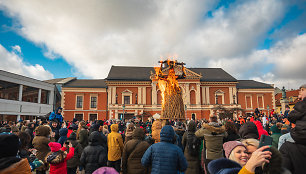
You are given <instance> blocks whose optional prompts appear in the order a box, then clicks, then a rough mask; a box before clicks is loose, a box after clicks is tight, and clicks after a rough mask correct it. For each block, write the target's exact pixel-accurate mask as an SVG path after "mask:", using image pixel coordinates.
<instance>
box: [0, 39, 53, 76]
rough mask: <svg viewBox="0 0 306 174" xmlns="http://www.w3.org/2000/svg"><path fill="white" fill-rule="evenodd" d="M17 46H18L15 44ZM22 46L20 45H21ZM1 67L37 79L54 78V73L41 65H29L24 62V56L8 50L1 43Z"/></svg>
mask: <svg viewBox="0 0 306 174" xmlns="http://www.w3.org/2000/svg"><path fill="white" fill-rule="evenodd" d="M15 47H16V46H15ZM19 48H20V47H19ZM0 62H1V64H0V69H1V70H4V71H8V72H12V73H16V74H20V75H23V76H27V77H32V78H35V79H40V80H46V79H52V78H53V75H52V74H51V73H50V72H49V71H47V70H45V69H44V67H42V66H41V65H38V64H35V65H29V64H27V63H25V62H23V60H22V58H21V57H19V56H18V55H17V54H16V53H15V52H14V51H12V52H9V51H7V50H6V49H5V48H4V47H3V46H2V45H1V44H0Z"/></svg>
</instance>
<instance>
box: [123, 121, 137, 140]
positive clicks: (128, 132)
mask: <svg viewBox="0 0 306 174" xmlns="http://www.w3.org/2000/svg"><path fill="white" fill-rule="evenodd" d="M134 129H135V125H134V124H133V123H130V124H129V125H128V126H127V128H126V131H125V140H124V144H126V143H127V142H128V141H129V140H131V139H133V137H132V134H133V131H134Z"/></svg>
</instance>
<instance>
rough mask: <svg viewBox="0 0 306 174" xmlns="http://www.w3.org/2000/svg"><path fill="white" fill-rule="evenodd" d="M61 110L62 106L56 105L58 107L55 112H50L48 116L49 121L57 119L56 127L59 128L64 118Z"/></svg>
mask: <svg viewBox="0 0 306 174" xmlns="http://www.w3.org/2000/svg"><path fill="white" fill-rule="evenodd" d="M62 111H63V108H61V107H58V108H57V109H56V111H55V112H52V113H51V114H50V116H49V120H50V121H53V120H57V121H58V125H57V127H58V128H59V129H60V128H61V126H62V123H63V120H64V118H63V116H62Z"/></svg>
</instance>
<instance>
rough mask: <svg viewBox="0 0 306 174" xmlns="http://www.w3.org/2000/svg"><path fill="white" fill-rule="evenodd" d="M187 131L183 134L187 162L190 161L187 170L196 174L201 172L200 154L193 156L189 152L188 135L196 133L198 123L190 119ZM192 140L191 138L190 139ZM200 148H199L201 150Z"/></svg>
mask: <svg viewBox="0 0 306 174" xmlns="http://www.w3.org/2000/svg"><path fill="white" fill-rule="evenodd" d="M187 128H188V129H187V131H186V132H185V133H184V135H183V139H182V144H183V149H184V155H185V157H186V160H187V163H188V168H187V170H186V172H185V173H186V174H196V173H199V172H200V171H199V169H200V161H199V157H198V156H191V155H190V154H189V152H188V147H187V144H188V139H187V136H188V135H192V134H193V135H194V133H195V131H196V124H195V122H194V121H190V122H189V124H188V127H187ZM189 141H190V140H189ZM198 141H200V139H198ZM199 147H200V146H199ZM199 150H200V149H198V151H199Z"/></svg>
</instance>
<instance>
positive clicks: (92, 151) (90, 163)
mask: <svg viewBox="0 0 306 174" xmlns="http://www.w3.org/2000/svg"><path fill="white" fill-rule="evenodd" d="M100 139H101V134H100V133H99V132H97V131H94V132H92V133H91V134H90V136H89V145H88V146H87V147H85V149H84V151H83V153H82V156H81V159H80V161H81V164H82V165H83V166H85V173H88V174H89V173H90V174H91V173H93V172H94V171H95V170H96V169H98V168H100V167H103V166H106V162H107V152H106V150H105V148H104V147H102V146H101V145H100V142H99V140H100Z"/></svg>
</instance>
